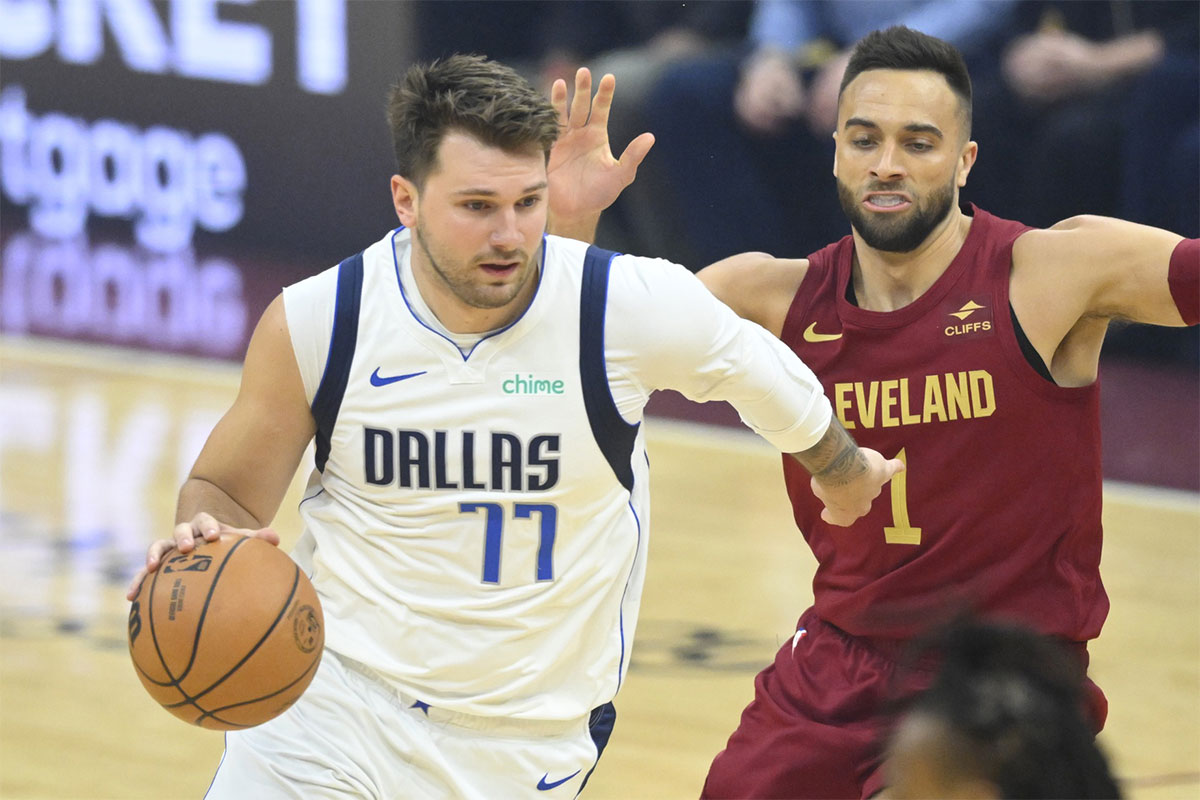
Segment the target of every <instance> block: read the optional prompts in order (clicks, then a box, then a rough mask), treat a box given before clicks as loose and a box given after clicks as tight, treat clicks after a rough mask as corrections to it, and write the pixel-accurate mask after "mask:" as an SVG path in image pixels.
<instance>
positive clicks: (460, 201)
mask: <svg viewBox="0 0 1200 800" xmlns="http://www.w3.org/2000/svg"><path fill="white" fill-rule="evenodd" d="M392 195H393V199H394V201H395V204H396V212H397V215H398V216H399V217H400V221H401V222H403V223H404V224H405V225H406V226H408V227H410V228H412V230H413V239H414V243H413V250H412V267H413V273H414V275H415V276H416V279H417V285H418V286H419V287H420V289H421V293H422V296H423V297H424V299H425V301H426V302H427V303H428V304H429V307H430V309H431V310H432V311H433V312H434V313H435V314H437V316H438V319H440V320H441V321H442V323H443V324H444V325H446V327H448V328H449V329H450V330H452V331H455V332H459V333H471V332H481V331H486V330H491V329H494V328H497V327H501V326H503V325H505V324H507V323H509V322H511V321H512V320H514V319H516V318H517V317H518V316H519V315H520V314H521V312H522V311H524V310H525V308H526V307H528V305H529V303H530V301H531V300H532V298H533V293H534V290H535V289H536V288H537V274H538V266H537V264H538V258H539V257H540V253H541V244H542V235H543V234H544V233H545V231H546V195H547V182H546V158H545V156H544V155H543V154H542V152H541V151H540V150H537V149H532V150H530V151H527V152H521V153H510V152H507V151H504V150H500V149H498V148H495V147H489V146H487V145H484V144H483V143H481V142H480V141H478V140H477V139H475V138H474V137H472V136H469V135H467V134H465V133H460V132H456V131H452V132H450V133H448V134H447V135H446V137H445V138H444V139H443V140H442V143H441V146H440V147H439V149H438V159H437V166H436V168H435V169H434V171H433V172H431V173H430V174H429V176H428V177H427V178H426V179H425V184H424V186H422V187H421V188H420V189H418V188H417V187H416V186H415V185H414V184H412V183H411V182H409V181H407V180H406V179H404V178H402V177H400V176H395V177H393V178H392Z"/></svg>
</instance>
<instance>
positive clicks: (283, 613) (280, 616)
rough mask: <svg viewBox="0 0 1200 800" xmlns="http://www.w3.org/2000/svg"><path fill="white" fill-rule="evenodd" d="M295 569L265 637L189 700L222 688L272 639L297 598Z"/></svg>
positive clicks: (298, 572)
mask: <svg viewBox="0 0 1200 800" xmlns="http://www.w3.org/2000/svg"><path fill="white" fill-rule="evenodd" d="M232 552H233V551H230V554H231V555H232ZM294 569H295V571H294V572H293V574H292V588H291V591H289V592H288V596H287V599H286V600H284V602H283V607H282V608H281V609H280V610H279V613H278V614H277V615H276V616H275V620H274V621H273V622H272V623H271V625H270V626H269V627H268V628H267V630H266V631H265V632H264V633H263V635H262V636H261V637H259V640H258V641H257V642H256V643H255V644H254V646H253V647H251V648H250V650H249V651H248V652H247V653H246V655H244V656H242V659H241V661H238V662H237V663H236V664H234V665H233V666H232V667H231V668H230V669H229V671H228V672H226V673H225V674H224V675H222V676H221V677H219V678H217V679H216V680H215V681H213V682H212V683H210V684H209V685H208V686H207V687H205V688H204V690H203V691H200V692H196V693H195V694H194V695H190V696H188V695H185V697H188V699H189V700H191V701H195V700H199V699H200V698H201V697H204V695H206V694H208V693H209V692H211V691H212V690H213V689H215V688H217V687H218V686H220V685H221V684H222V683H224V682H225V681H226V680H227V679H228V678H229V677H230V676H231V675H233V674H234V673H235V672H237V671H238V670H239V669H241V668H242V665H243V664H245V663H246V662H247V661H249V660H250V658H251V657H252V656H253V655H254V654H255V653H257V652H258V650H259V648H261V647H262V646H263V644H264V643H265V642H266V641H267V640H268V639H270V638H271V634H272V633H273V632H274V631H275V629H276V628H277V627H279V622H280V620H282V619H283V618H284V617H286V616H287V610H288V608H289V607H290V606H291V605H292V601H293V600H294V599H295V597H296V592H297V590H298V589H299V588H300V568H299V567H295V568H294ZM218 577H220V576H219V575H218ZM216 584H217V579H216V578H214V579H213V586H216ZM197 639H198V637H197ZM192 657H193V659H194V658H195V652H194V651H193V656H192ZM305 671H306V672H307V670H305ZM180 680H182V678H180ZM180 691H183V690H182V689H180ZM192 704H193V705H196V708H199V709H200V710H201V711H204V709H203V708H201V707H200V706H199V705H197V704H196V703H195V702H193V703H192ZM182 705H184V703H175V704H174V706H164V708H172V707H177V706H182ZM205 713H206V714H207V713H208V712H205Z"/></svg>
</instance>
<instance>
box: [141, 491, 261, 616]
mask: <svg viewBox="0 0 1200 800" xmlns="http://www.w3.org/2000/svg"><path fill="white" fill-rule="evenodd" d="M223 533H234V534H237V535H239V536H255V537H258V538H259V539H266V540H267V541H268V542H270V543H271V544H273V545H276V546H278V545H279V534H278V533H276V532H275V531H274V530H272V529H271V528H259V529H258V530H252V529H250V528H234V527H231V526H229V525H226V524H225V523H224V522H218V521H217V520H216V519H215V518H214V517H213V516H212V515H211V514H206V513H204V512H203V511H202V512H200V513H199V514H197V515H196V516H194V517H192V521H191V522H181V523H179V524H178V525H176V526H175V531H174V538H172V539H159V540H158V541H156V542H154V544H152V545H150V548H149V549H148V550H147V551H146V566H144V567H142V568H141V569H140V570H138V573H137V575H134V576H133V580H132V581H130V582H129V588H128V589H127V590H126V591H125V599H126V600H132V599H133V598H134V597H135V596H136V595H137V593H138V588H139V587H140V586H141V585H142V581H144V580H145V579H146V576H147V575H149V574H150V573H151V572H154V571H155V570H156V569H158V567H159V565H160V564H162V560H163V556H165V555H166V554H167V553H169V552H170V551H172V550H178V551H179V552H181V553H190V552H192V550H194V549H196V539H197V537H199V538H201V539H203V540H204V541H206V542H215V541H216V540H217V539H219V538H220V537H221V534H223Z"/></svg>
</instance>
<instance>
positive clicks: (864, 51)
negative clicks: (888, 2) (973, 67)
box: [838, 25, 971, 136]
mask: <svg viewBox="0 0 1200 800" xmlns="http://www.w3.org/2000/svg"><path fill="white" fill-rule="evenodd" d="M871 69H911V70H922V69H927V70H932V71H933V72H936V73H938V74H940V75H941V76H942V77H944V78H945V79H946V83H948V84H950V88H951V90H953V92H954V94H955V95H957V96H958V99H959V105H960V107H961V109H962V112H963V115H964V118H965V121H966V133H967V135H968V136H970V133H971V76H970V73H968V72H967V63H966V61H964V60H963V56H962V53H960V52H959V51H958V48H957V47H955V46H954V45H952V44H950V43H949V42H947V41H944V40H942V39H938V38H936V37H933V36H929V35H928V34H924V33H921V32H920V31H914V30H913V29H912V28H906V27H905V26H903V25H893V26H892V27H890V28H884V29H883V30H878V31H872V32H871V33H868V34H867V35H866V36H864V37H863V38H862V39H860V40H859V41H858V43H857V44H855V45H854V49H853V50H852V51H851V53H850V62H849V63H848V64H847V65H846V72H845V74H843V75H842V85H841V88H840V89H839V90H838V98H839V99H840V98H841V93H842V92H844V91H846V87H847V86H848V85H849V84H850V81H852V80H854V79H855V78H857V77H858V76H859V75H860V74H861V73H863V72H866V71H867V70H871Z"/></svg>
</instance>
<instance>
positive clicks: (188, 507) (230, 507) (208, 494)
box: [175, 477, 270, 529]
mask: <svg viewBox="0 0 1200 800" xmlns="http://www.w3.org/2000/svg"><path fill="white" fill-rule="evenodd" d="M201 511H203V512H205V513H208V514H211V515H212V516H213V517H214V518H215V519H216V520H218V521H219V522H224V523H225V524H226V525H229V526H230V527H234V528H252V529H257V528H263V527H266V526H267V525H268V524H269V523H270V520H269V519H259V518H258V517H256V516H255V515H254V514H252V513H251V512H250V511H248V510H247V509H246V508H244V507H243V506H242V505H241V504H240V503H238V502H237V501H236V500H234V499H233V498H232V497H231V496H230V495H229V493H228V492H226V491H225V490H224V489H222V488H221V487H219V486H217V485H216V484H214V483H212V482H210V481H207V480H205V479H203V478H197V477H189V478H188V479H187V481H186V482H185V483H184V484H183V488H181V489H180V490H179V502H178V504H177V505H176V507H175V523H176V524H179V523H181V522H190V521H191V520H192V519H193V518H194V517H195V516H196V515H197V514H199V513H200V512H201Z"/></svg>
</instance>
